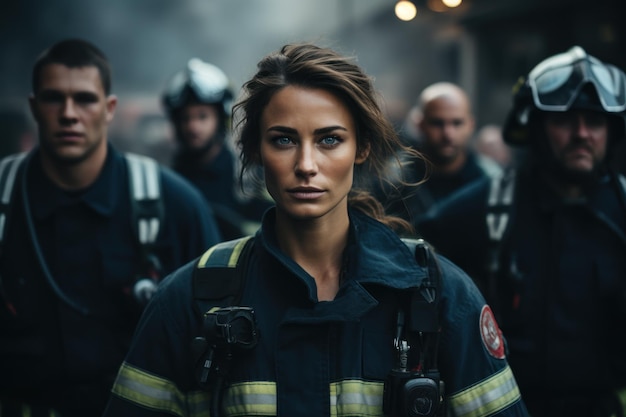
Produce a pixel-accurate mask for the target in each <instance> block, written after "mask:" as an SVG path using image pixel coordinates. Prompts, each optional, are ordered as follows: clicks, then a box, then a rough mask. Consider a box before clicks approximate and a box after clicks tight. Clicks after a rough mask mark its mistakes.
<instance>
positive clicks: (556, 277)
mask: <svg viewBox="0 0 626 417" xmlns="http://www.w3.org/2000/svg"><path fill="white" fill-rule="evenodd" d="M537 175H538V174H537V173H535V172H526V171H523V172H520V173H519V174H518V176H517V182H516V186H515V194H514V200H513V201H514V203H513V205H512V206H511V207H510V209H508V211H509V212H510V214H511V216H512V218H511V220H510V221H509V227H508V230H507V234H506V235H505V236H507V237H505V238H504V239H503V243H502V254H501V256H500V257H499V260H500V269H499V271H498V273H497V274H496V275H495V276H494V278H493V279H490V278H489V276H490V275H489V273H488V272H487V270H486V266H487V265H488V250H489V248H490V243H489V238H488V234H487V225H486V216H487V196H488V193H489V190H490V184H489V181H482V182H480V183H477V184H475V185H473V186H472V187H470V188H468V189H465V190H464V191H462V192H460V193H458V194H456V195H455V196H454V197H452V198H450V199H449V200H448V201H447V202H446V203H445V204H443V205H442V206H440V209H439V212H438V213H437V214H435V215H434V216H432V217H429V218H426V219H424V220H423V221H422V222H421V223H419V224H418V232H419V233H420V234H421V235H422V236H424V237H425V238H426V239H428V240H429V241H430V242H431V243H432V244H433V245H434V246H435V247H436V248H437V249H438V250H439V251H440V253H442V254H444V255H445V256H447V257H449V258H450V259H451V260H453V261H454V262H455V263H456V264H457V265H459V266H460V267H461V268H463V269H464V270H465V271H466V272H468V274H469V275H470V276H471V277H472V278H474V279H475V280H476V282H477V283H478V284H479V287H480V288H481V289H482V291H483V292H484V294H485V295H486V296H487V301H488V302H489V303H490V305H491V306H492V307H494V310H496V313H497V317H498V321H499V323H500V324H501V328H502V331H503V332H504V335H505V337H506V339H507V341H508V347H509V351H510V354H509V362H510V364H511V368H512V369H513V372H514V374H515V376H516V379H517V381H518V382H519V385H520V389H521V391H522V396H523V398H524V401H525V402H526V404H527V406H528V409H529V411H530V412H531V414H532V415H533V417H536V416H553V415H568V416H590V415H599V416H602V415H607V416H608V415H609V414H602V413H600V414H593V413H594V412H595V410H596V409H598V408H599V405H600V404H601V403H602V402H603V401H605V400H606V399H607V398H609V397H610V396H611V395H613V393H614V392H616V391H620V390H623V388H624V387H626V362H625V361H624V359H623V358H624V352H626V333H624V331H622V329H624V328H625V326H626V298H625V294H626V292H625V290H626V287H625V279H626V257H625V256H624V254H626V234H625V233H626V215H625V214H626V206H625V205H624V194H623V190H622V188H621V187H620V185H619V180H618V177H617V176H616V175H613V174H611V175H605V176H604V177H603V178H602V179H601V180H600V181H598V182H597V183H595V184H593V186H590V187H589V189H588V190H587V194H586V198H584V199H581V200H579V201H570V202H565V201H562V200H561V199H559V198H557V197H556V195H555V193H554V192H553V191H552V190H551V189H550V188H549V187H548V186H547V184H546V181H542V180H541V179H540V178H539V177H538V176H537Z"/></svg>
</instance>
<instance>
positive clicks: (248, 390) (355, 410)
mask: <svg viewBox="0 0 626 417" xmlns="http://www.w3.org/2000/svg"><path fill="white" fill-rule="evenodd" d="M276 402H277V400H276V383H275V382H269V381H254V382H243V383H237V384H233V385H232V386H230V387H229V388H227V390H226V393H225V395H224V399H223V404H224V411H225V415H227V416H246V415H254V416H275V415H276V413H277V406H276ZM330 406H331V409H330V415H331V416H333V417H344V416H345V417H347V416H355V417H369V416H377V415H382V412H383V409H382V407H383V382H368V381H361V380H347V381H341V382H335V383H332V384H331V385H330Z"/></svg>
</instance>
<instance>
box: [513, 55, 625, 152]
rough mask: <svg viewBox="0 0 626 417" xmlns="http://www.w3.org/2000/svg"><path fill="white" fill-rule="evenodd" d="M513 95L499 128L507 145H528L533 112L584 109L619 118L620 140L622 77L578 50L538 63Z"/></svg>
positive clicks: (621, 130)
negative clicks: (509, 107) (502, 123)
mask: <svg viewBox="0 0 626 417" xmlns="http://www.w3.org/2000/svg"><path fill="white" fill-rule="evenodd" d="M513 93H514V99H513V100H514V102H513V108H512V109H511V111H510V113H509V115H508V117H507V119H506V122H505V125H504V127H503V136H504V139H505V141H506V142H507V143H509V144H512V145H517V144H526V143H528V140H529V137H528V136H529V131H528V122H529V119H530V115H531V112H532V111H534V110H539V111H546V112H566V111H569V110H571V109H587V110H593V111H599V112H603V113H607V114H609V115H611V116H613V118H619V121H618V123H617V124H618V129H619V131H618V137H620V138H622V137H623V136H624V133H625V119H624V114H625V111H626V74H624V72H623V71H621V70H620V69H618V68H617V67H615V66H613V65H610V64H606V63H603V62H601V61H600V60H598V59H597V58H595V57H593V56H591V55H588V54H587V53H586V52H585V51H584V50H583V49H582V48H581V47H579V46H574V47H572V48H571V49H570V50H569V51H567V52H564V53H561V54H557V55H554V56H551V57H549V58H547V59H545V60H544V61H542V62H540V63H539V64H538V65H537V66H535V68H533V69H532V71H530V73H529V74H528V76H527V77H525V78H522V79H520V81H519V82H518V84H517V85H516V86H515V87H514V91H513Z"/></svg>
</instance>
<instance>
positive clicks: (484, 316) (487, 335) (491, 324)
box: [480, 305, 504, 359]
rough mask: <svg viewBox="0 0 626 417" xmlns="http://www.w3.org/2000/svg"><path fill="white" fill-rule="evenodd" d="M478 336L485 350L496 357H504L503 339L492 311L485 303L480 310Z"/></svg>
mask: <svg viewBox="0 0 626 417" xmlns="http://www.w3.org/2000/svg"><path fill="white" fill-rule="evenodd" d="M480 336H481V337H482V339H483V344H484V345H485V348H487V352H489V354H490V355H491V356H493V357H494V358H496V359H504V339H502V331H501V330H500V328H499V327H498V323H497V322H496V318H495V317H494V315H493V311H491V308H490V307H489V306H488V305H485V306H484V307H483V309H482V311H481V312H480Z"/></svg>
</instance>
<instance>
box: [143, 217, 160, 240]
mask: <svg viewBox="0 0 626 417" xmlns="http://www.w3.org/2000/svg"><path fill="white" fill-rule="evenodd" d="M138 222H139V225H138V226H139V241H140V242H141V243H152V242H154V241H155V240H156V238H157V235H158V234H159V219H157V218H156V217H152V218H150V219H139V221H138Z"/></svg>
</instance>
